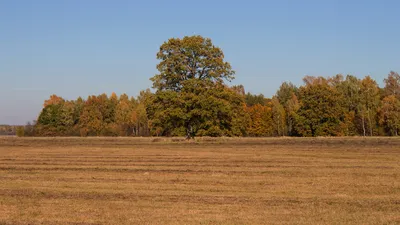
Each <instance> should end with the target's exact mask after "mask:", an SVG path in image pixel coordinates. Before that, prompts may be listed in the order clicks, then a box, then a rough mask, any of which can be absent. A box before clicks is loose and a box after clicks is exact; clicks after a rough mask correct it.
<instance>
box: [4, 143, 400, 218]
mask: <svg viewBox="0 0 400 225" xmlns="http://www.w3.org/2000/svg"><path fill="white" fill-rule="evenodd" d="M399 212H400V139H398V138H236V139H230V138H219V139H213V138H199V139H197V141H193V142H186V141H184V140H183V139H180V138H175V139H167V138H15V137H6V138H0V224H2V223H5V224H41V223H45V224H65V223H74V224H266V223H280V224H289V223H290V224H310V223H313V224H316V223H317V224H382V223H384V224H385V223H386V224H398V223H400V213H399Z"/></svg>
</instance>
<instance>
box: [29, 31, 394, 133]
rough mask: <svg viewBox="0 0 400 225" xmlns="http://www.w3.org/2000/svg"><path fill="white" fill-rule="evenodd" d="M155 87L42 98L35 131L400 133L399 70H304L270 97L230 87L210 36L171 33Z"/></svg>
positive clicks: (231, 73) (226, 65) (161, 55)
mask: <svg viewBox="0 0 400 225" xmlns="http://www.w3.org/2000/svg"><path fill="white" fill-rule="evenodd" d="M157 59H159V60H160V63H159V64H158V65H157V69H158V71H159V73H158V74H157V75H155V76H154V77H152V78H151V80H152V81H153V88H154V89H155V92H151V91H150V90H145V91H142V92H140V95H139V96H138V97H136V98H134V97H129V96H127V95H126V94H123V95H121V96H117V95H116V94H115V93H112V94H111V96H108V95H106V94H102V95H99V96H89V97H87V98H86V99H83V98H78V99H76V100H73V101H67V100H64V99H63V98H61V97H59V96H56V95H52V96H51V97H50V98H49V99H48V100H46V101H45V103H44V107H43V110H42V111H41V113H40V115H39V117H38V119H37V121H36V123H35V124H34V125H33V126H32V125H30V126H29V134H30V135H36V136H71V135H72V136H74V135H76V136H186V137H188V138H190V137H194V136H257V137H261V136H351V135H360V136H374V135H398V134H399V132H400V76H399V74H398V73H396V72H390V73H389V75H388V76H387V78H386V79H385V80H384V83H385V86H384V87H383V88H380V87H379V86H378V84H377V83H376V81H375V80H373V79H372V78H371V77H370V76H366V77H364V78H362V79H359V78H357V77H355V76H352V75H347V76H342V75H336V76H333V77H311V76H306V77H304V79H303V81H304V84H303V85H302V86H300V87H296V86H295V85H293V84H292V83H290V82H284V83H283V84H282V85H281V86H280V88H279V89H278V91H277V92H276V94H275V95H274V96H273V97H272V98H265V97H264V96H263V95H253V94H251V93H246V92H245V89H244V87H243V86H242V85H238V86H228V85H227V84H226V81H230V80H232V79H234V74H235V72H234V71H233V70H232V68H231V65H230V64H229V63H228V62H225V61H224V54H223V52H222V50H221V49H220V48H218V47H216V46H214V45H213V44H212V42H211V40H210V39H208V38H203V37H201V36H190V37H184V38H182V39H179V38H172V39H170V40H168V41H167V42H165V43H164V44H162V46H161V47H160V51H159V52H158V53H157Z"/></svg>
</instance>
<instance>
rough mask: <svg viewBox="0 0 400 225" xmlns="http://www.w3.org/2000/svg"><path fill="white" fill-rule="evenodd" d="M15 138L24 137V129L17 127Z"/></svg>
mask: <svg viewBox="0 0 400 225" xmlns="http://www.w3.org/2000/svg"><path fill="white" fill-rule="evenodd" d="M16 133H17V136H18V137H23V136H25V128H24V127H22V126H21V127H17V132H16Z"/></svg>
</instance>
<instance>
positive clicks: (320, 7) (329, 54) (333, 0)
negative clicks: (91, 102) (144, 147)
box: [0, 0, 400, 124]
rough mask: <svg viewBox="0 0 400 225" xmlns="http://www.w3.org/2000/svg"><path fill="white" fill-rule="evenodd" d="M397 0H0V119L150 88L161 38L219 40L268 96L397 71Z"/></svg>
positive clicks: (245, 79)
mask: <svg viewBox="0 0 400 225" xmlns="http://www.w3.org/2000/svg"><path fill="white" fill-rule="evenodd" d="M399 9H400V1H398V0H393V1H389V0H376V1H368V0H363V1H361V0H343V1H342V0H306V1H300V0H292V1H288V0H286V1H285V0H275V1H267V0H264V1H251V0H247V1H222V0H221V1H216V0H213V1H211V0H203V1H187V0H186V1H174V0H170V1H162V0H159V1H150V0H147V1H144V0H143V1H134V0H130V1H119V0H108V1H101V0H85V1H83V0H65V1H62V0H48V1H43V0H35V1H30V0H26V1H22V0H0V78H1V79H0V95H1V98H0V106H1V109H0V124H4V123H5V124H24V123H25V122H27V121H29V120H33V119H36V117H37V115H38V114H39V112H40V110H41V107H42V104H43V101H44V100H45V99H47V98H48V97H49V96H50V95H51V94H57V95H60V96H62V97H64V98H66V99H75V98H77V97H78V96H84V97H86V96H88V95H92V94H95V95H97V94H101V93H108V94H110V93H111V92H113V91H114V92H116V93H117V94H121V93H127V94H129V95H133V96H136V95H137V94H138V93H139V91H140V90H143V89H146V88H149V87H151V82H150V81H149V78H150V77H152V76H153V75H154V74H156V73H157V70H156V68H155V67H156V64H157V60H156V52H157V51H158V48H159V46H160V45H161V44H162V43H163V42H164V41H166V40H168V38H171V37H183V36H185V35H193V34H199V35H203V36H206V37H209V38H211V39H212V40H213V42H214V44H215V45H217V46H219V47H221V48H222V49H223V51H224V53H225V56H226V60H227V61H228V62H230V63H231V65H232V66H233V68H234V69H235V70H236V72H237V73H236V77H237V79H236V80H235V81H234V82H233V83H234V84H243V85H244V86H245V89H246V91H250V92H252V93H262V94H264V95H266V96H268V97H269V96H272V95H273V94H274V93H275V91H276V90H277V88H278V87H279V85H280V84H281V82H282V81H292V82H293V83H295V84H298V85H299V84H301V83H302V81H301V79H302V77H303V76H304V75H312V76H332V75H335V74H338V73H342V74H353V75H356V76H358V77H362V76H365V75H368V74H369V75H371V76H372V77H373V78H374V79H375V80H377V81H378V82H379V83H380V84H382V80H383V79H384V77H386V76H387V74H388V73H389V71H390V70H394V71H398V72H400V39H399V37H400V25H399V24H400V13H399Z"/></svg>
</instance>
